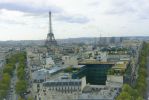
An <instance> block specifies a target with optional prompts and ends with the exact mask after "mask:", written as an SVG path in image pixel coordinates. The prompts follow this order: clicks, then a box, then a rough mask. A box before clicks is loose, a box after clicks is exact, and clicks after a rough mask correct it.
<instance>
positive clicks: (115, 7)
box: [105, 0, 137, 15]
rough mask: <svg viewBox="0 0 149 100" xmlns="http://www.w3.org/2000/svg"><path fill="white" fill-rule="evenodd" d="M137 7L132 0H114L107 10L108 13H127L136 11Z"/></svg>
mask: <svg viewBox="0 0 149 100" xmlns="http://www.w3.org/2000/svg"><path fill="white" fill-rule="evenodd" d="M135 12H137V8H136V7H135V6H134V3H133V2H131V1H130V0H127V1H126V0H114V1H112V2H111V3H110V7H109V9H107V11H105V13H106V14H119V15H120V14H127V13H131V14H133V13H135Z"/></svg>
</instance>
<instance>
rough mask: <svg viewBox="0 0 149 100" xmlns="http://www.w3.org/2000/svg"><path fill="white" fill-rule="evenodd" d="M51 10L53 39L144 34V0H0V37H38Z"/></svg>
mask: <svg viewBox="0 0 149 100" xmlns="http://www.w3.org/2000/svg"><path fill="white" fill-rule="evenodd" d="M49 11H51V12H52V24H53V26H52V27H53V33H54V35H55V38H56V39H63V38H78V37H100V34H101V36H104V37H106V36H147V35H148V33H149V30H148V26H149V17H148V12H149V4H148V1H147V0H127V1H126V0H112V1H110V0H104V1H101V0H90V1H89V0H82V1H79V0H75V1H74V0H48V1H46V2H45V1H43V0H38V1H34V0H22V1H21V2H20V1H19V0H13V1H11V0H5V1H0V13H1V14H0V21H1V23H0V32H1V37H0V40H40V39H46V36H47V33H48V12H49Z"/></svg>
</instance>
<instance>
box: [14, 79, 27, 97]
mask: <svg viewBox="0 0 149 100" xmlns="http://www.w3.org/2000/svg"><path fill="white" fill-rule="evenodd" d="M15 89H16V93H17V94H20V95H21V94H23V93H24V92H26V89H27V83H26V81H24V80H19V81H18V82H17V83H16V88H15Z"/></svg>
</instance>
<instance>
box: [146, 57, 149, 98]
mask: <svg viewBox="0 0 149 100" xmlns="http://www.w3.org/2000/svg"><path fill="white" fill-rule="evenodd" d="M147 72H148V73H147V98H146V100H149V57H147Z"/></svg>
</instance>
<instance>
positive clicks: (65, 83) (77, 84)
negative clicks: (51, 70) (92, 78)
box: [44, 82, 81, 86]
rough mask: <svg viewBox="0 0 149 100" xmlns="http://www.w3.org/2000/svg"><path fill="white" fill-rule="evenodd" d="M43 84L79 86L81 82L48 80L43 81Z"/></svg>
mask: <svg viewBox="0 0 149 100" xmlns="http://www.w3.org/2000/svg"><path fill="white" fill-rule="evenodd" d="M44 85H45V86H62V85H63V86H79V85H81V82H49V83H44Z"/></svg>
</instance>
